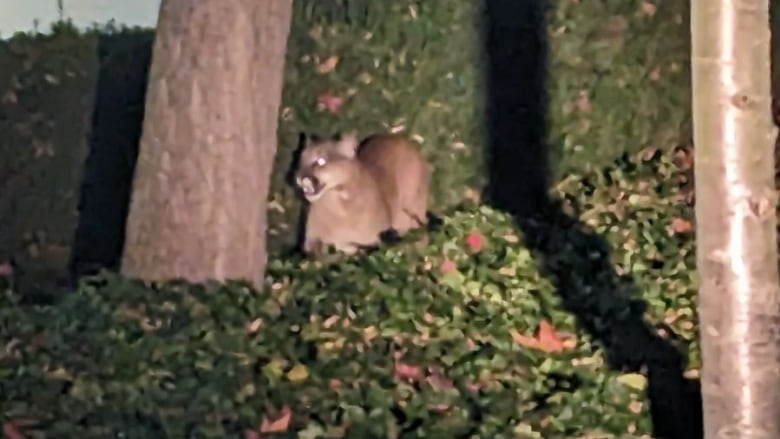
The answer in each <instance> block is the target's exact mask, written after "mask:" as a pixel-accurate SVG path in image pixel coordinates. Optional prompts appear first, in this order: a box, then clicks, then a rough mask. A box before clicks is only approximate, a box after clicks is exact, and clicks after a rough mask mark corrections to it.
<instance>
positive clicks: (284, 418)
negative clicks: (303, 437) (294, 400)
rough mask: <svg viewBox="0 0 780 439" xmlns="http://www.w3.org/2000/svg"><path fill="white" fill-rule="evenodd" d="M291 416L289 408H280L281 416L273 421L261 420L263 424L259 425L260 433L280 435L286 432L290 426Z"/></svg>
mask: <svg viewBox="0 0 780 439" xmlns="http://www.w3.org/2000/svg"><path fill="white" fill-rule="evenodd" d="M291 416H292V410H290V407H288V406H284V407H282V413H281V415H280V416H279V417H278V418H276V419H275V420H273V421H269V420H268V418H263V423H262V424H261V425H260V433H282V432H285V431H287V428H288V427H289V426H290V417H291Z"/></svg>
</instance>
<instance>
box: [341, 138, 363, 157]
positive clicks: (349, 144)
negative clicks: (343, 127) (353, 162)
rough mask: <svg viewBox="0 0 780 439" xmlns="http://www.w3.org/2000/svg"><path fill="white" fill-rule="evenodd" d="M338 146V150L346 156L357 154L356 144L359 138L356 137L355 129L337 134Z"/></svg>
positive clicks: (357, 144) (358, 143) (358, 142)
mask: <svg viewBox="0 0 780 439" xmlns="http://www.w3.org/2000/svg"><path fill="white" fill-rule="evenodd" d="M337 142H338V148H339V152H340V153H341V154H343V155H344V156H346V157H350V158H352V157H355V155H357V150H358V146H359V145H360V140H359V139H358V137H357V132H356V131H349V132H346V133H342V134H340V135H339V136H338V141H337Z"/></svg>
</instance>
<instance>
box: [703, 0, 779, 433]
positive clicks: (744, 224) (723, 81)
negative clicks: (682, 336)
mask: <svg viewBox="0 0 780 439" xmlns="http://www.w3.org/2000/svg"><path fill="white" fill-rule="evenodd" d="M768 14H769V2H768V0H693V1H692V13H691V30H692V38H693V39H692V43H693V46H692V64H691V67H692V80H693V115H694V117H693V121H694V143H695V145H696V147H695V154H696V157H695V161H694V163H695V179H696V223H697V227H696V230H697V232H696V234H697V235H696V236H697V241H698V242H697V265H698V272H699V273H698V275H699V276H698V277H699V283H700V285H699V317H700V334H701V345H702V359H703V362H704V364H703V368H702V397H703V408H704V425H705V428H704V430H705V437H706V438H712V439H714V438H732V437H733V438H737V437H738V438H745V439H749V438H755V439H759V438H762V439H763V438H770V437H771V438H778V437H780V391H778V389H780V367H779V366H780V343H779V342H780V338H779V337H780V308H778V305H779V302H780V294H779V290H778V267H777V249H776V233H777V232H776V222H777V220H776V204H777V202H776V192H775V185H774V172H773V168H774V154H773V144H774V137H775V135H776V129H775V127H774V125H773V123H772V120H771V100H770V97H771V93H770V65H769V63H770V48H769V41H770V34H769V15H768Z"/></svg>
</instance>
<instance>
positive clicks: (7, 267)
mask: <svg viewBox="0 0 780 439" xmlns="http://www.w3.org/2000/svg"><path fill="white" fill-rule="evenodd" d="M13 275H14V267H13V265H11V264H9V263H8V262H2V263H0V276H9V277H10V276H13Z"/></svg>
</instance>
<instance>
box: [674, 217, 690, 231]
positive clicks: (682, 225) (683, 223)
mask: <svg viewBox="0 0 780 439" xmlns="http://www.w3.org/2000/svg"><path fill="white" fill-rule="evenodd" d="M669 229H670V230H671V231H672V233H674V234H677V233H686V232H690V231H691V230H693V225H692V224H691V222H690V221H687V220H684V219H682V218H674V219H673V220H672V223H671V224H670V225H669Z"/></svg>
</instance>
